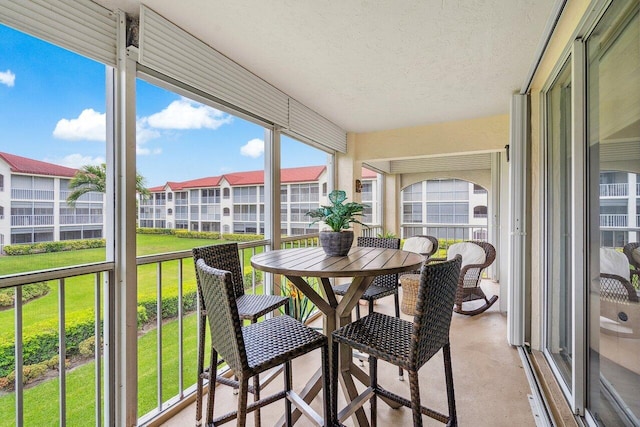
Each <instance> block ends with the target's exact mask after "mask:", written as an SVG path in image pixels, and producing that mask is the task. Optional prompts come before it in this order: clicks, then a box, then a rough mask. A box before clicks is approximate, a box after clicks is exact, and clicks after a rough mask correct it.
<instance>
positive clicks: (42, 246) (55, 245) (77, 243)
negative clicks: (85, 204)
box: [4, 239, 106, 255]
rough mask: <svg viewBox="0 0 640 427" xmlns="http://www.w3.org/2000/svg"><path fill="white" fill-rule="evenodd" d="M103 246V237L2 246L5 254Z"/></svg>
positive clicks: (104, 242) (27, 253) (104, 243)
mask: <svg viewBox="0 0 640 427" xmlns="http://www.w3.org/2000/svg"><path fill="white" fill-rule="evenodd" d="M105 246H106V241H105V239H85V240H61V241H56V242H40V243H31V244H24V245H7V246H5V247H4V252H5V254H7V255H31V254H41V253H44V252H62V251H71V250H77V249H94V248H104V247H105Z"/></svg>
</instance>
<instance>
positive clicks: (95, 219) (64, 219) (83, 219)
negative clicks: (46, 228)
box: [60, 215, 103, 225]
mask: <svg viewBox="0 0 640 427" xmlns="http://www.w3.org/2000/svg"><path fill="white" fill-rule="evenodd" d="M102 220H103V218H102V215H60V224H65V225H68V224H102Z"/></svg>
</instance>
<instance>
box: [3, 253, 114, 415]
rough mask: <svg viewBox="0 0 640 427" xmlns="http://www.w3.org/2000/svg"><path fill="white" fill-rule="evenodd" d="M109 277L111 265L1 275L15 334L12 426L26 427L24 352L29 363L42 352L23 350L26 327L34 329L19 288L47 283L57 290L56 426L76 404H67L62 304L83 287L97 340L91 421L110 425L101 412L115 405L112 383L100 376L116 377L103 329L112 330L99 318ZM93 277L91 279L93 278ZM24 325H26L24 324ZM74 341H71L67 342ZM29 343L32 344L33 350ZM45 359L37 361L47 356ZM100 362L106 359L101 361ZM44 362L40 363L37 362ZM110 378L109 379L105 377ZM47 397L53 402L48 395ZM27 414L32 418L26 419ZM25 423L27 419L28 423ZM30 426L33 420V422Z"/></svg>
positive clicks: (96, 264) (87, 265) (64, 321)
mask: <svg viewBox="0 0 640 427" xmlns="http://www.w3.org/2000/svg"><path fill="white" fill-rule="evenodd" d="M113 272H114V264H113V263H110V262H102V263H95V264H86V265H82V266H76V267H65V268H59V269H54V270H48V271H42V272H35V273H23V274H18V275H12V276H2V277H0V289H11V288H13V289H14V306H13V308H14V313H13V317H14V325H15V327H14V334H13V346H14V357H15V359H14V373H15V381H14V385H15V391H13V392H12V393H14V397H15V416H14V419H15V425H17V426H22V425H27V424H28V423H25V396H24V394H25V382H26V380H27V377H26V375H25V373H28V369H25V367H26V365H25V357H24V353H25V352H27V351H28V352H27V355H30V356H29V358H33V357H36V358H37V355H36V356H34V355H33V353H34V350H35V351H36V352H38V351H39V350H41V349H40V348H36V349H33V348H29V349H27V348H25V345H24V344H25V334H24V329H25V326H27V328H29V327H31V328H32V329H33V326H32V324H30V320H29V317H27V318H25V315H24V308H25V303H24V302H23V301H22V295H23V288H24V286H27V285H31V284H34V283H40V282H49V283H55V284H56V285H55V286H52V288H54V287H57V306H58V313H57V332H56V333H57V347H58V349H59V350H58V354H57V357H58V361H57V371H58V374H57V376H58V422H57V424H58V425H60V426H65V425H67V412H68V411H67V407H68V404H69V403H70V404H78V403H79V402H75V401H74V402H68V401H67V376H68V368H67V363H66V362H67V348H68V347H67V335H68V333H69V331H68V330H67V327H68V323H70V322H68V321H67V313H66V305H67V289H68V288H69V287H73V288H74V293H77V292H87V290H86V289H84V290H83V289H75V288H76V287H78V288H84V287H85V286H91V287H93V294H94V303H93V334H94V335H93V336H94V337H96V338H95V340H94V348H93V353H94V357H93V359H94V362H95V369H94V370H93V380H94V388H95V398H94V400H93V417H94V420H95V425H96V426H101V425H103V421H104V423H105V424H106V423H108V422H109V420H113V414H111V413H105V411H109V408H112V407H113V406H112V403H113V402H114V395H115V386H114V384H113V383H112V382H110V381H103V371H104V373H105V376H107V375H110V374H111V373H113V372H114V369H115V364H114V363H115V358H114V352H113V346H111V345H108V344H109V343H111V342H113V337H112V336H108V335H104V334H103V330H109V331H113V330H114V329H113V327H112V326H111V327H109V328H106V327H105V328H104V329H103V321H102V319H101V316H100V313H101V309H102V305H103V294H102V286H103V284H106V285H107V288H109V289H113V277H114V275H113ZM75 278H84V280H74V281H73V282H74V283H73V284H72V283H70V282H72V280H70V279H75ZM91 278H92V279H91ZM25 322H27V324H26V325H25ZM69 338H70V339H72V338H71V337H69ZM103 342H104V344H105V347H104V349H105V354H104V355H102V343H103ZM70 344H71V345H77V343H70ZM32 345H33V343H31V346H32ZM47 356H48V355H45V356H41V357H47ZM103 358H104V360H103ZM39 363H42V362H39ZM107 378H108V377H107ZM50 398H52V399H53V398H54V397H53V396H51V397H50ZM82 404H83V405H88V404H89V402H86V401H84V402H82ZM40 410H41V409H40V408H35V409H34V413H38V412H40ZM27 415H30V414H27ZM3 417H7V418H8V417H10V415H9V414H4V415H3ZM86 418H87V419H90V418H91V415H89V414H86ZM27 421H28V418H27ZM32 422H33V421H32Z"/></svg>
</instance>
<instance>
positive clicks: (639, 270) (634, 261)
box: [622, 242, 640, 287]
mask: <svg viewBox="0 0 640 427" xmlns="http://www.w3.org/2000/svg"><path fill="white" fill-rule="evenodd" d="M622 252H623V253H624V254H625V255H626V256H627V259H628V260H629V265H631V266H632V267H633V268H632V269H631V284H632V285H635V286H636V287H640V258H637V257H638V255H640V242H631V243H627V244H626V245H624V248H622ZM634 253H635V256H634Z"/></svg>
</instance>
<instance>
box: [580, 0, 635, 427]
mask: <svg viewBox="0 0 640 427" xmlns="http://www.w3.org/2000/svg"><path fill="white" fill-rule="evenodd" d="M639 9H640V2H638V0H625V1H622V0H621V1H614V2H612V3H611V6H610V7H609V10H608V11H607V12H606V14H605V15H604V16H603V18H602V19H601V21H600V22H599V24H598V25H597V27H596V28H595V30H594V32H593V33H592V35H591V36H589V39H588V40H587V67H588V68H587V79H588V88H587V107H588V136H589V152H588V156H589V158H588V161H589V172H588V174H589V177H588V180H589V206H590V207H589V224H590V227H589V248H590V249H589V252H590V255H589V262H590V270H589V271H590V279H591V280H590V285H591V287H590V290H589V291H590V292H589V295H590V297H589V302H590V306H589V313H590V316H589V319H590V333H589V343H590V349H589V350H590V351H589V372H588V383H589V390H588V399H587V408H588V410H589V412H590V413H591V415H592V417H593V419H595V421H596V423H597V424H598V425H602V426H623V425H636V426H637V425H640V421H639V419H640V303H638V302H637V301H638V290H639V289H638V284H637V282H636V281H634V280H633V275H632V274H630V264H629V261H628V258H627V257H626V256H625V255H624V254H623V253H622V252H623V247H624V246H625V245H626V244H627V243H629V242H637V241H638V240H639V235H638V229H639V228H638V227H639V226H638V222H639V221H638V200H639V198H640V196H638V194H639V193H640V191H638V190H639V188H638V182H640V181H639V179H638V177H639V175H638V173H640V14H639V13H638V10H639ZM618 260H619V262H618Z"/></svg>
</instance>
